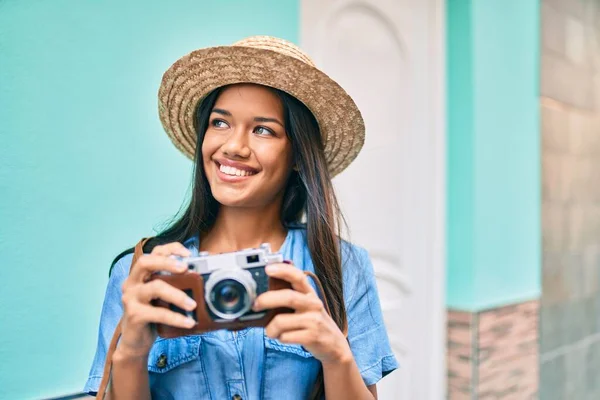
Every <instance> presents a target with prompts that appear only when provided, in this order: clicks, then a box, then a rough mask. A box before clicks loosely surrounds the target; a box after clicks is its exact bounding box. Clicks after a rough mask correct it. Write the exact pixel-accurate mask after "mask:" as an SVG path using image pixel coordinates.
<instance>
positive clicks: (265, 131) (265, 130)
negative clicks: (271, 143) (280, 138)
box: [254, 126, 274, 136]
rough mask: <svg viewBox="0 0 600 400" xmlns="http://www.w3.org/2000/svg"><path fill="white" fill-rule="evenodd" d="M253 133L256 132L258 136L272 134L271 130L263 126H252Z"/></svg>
mask: <svg viewBox="0 0 600 400" xmlns="http://www.w3.org/2000/svg"><path fill="white" fill-rule="evenodd" d="M254 133H256V134H257V135H259V136H274V133H273V131H272V130H270V129H269V128H266V127H264V126H257V127H256V128H254Z"/></svg>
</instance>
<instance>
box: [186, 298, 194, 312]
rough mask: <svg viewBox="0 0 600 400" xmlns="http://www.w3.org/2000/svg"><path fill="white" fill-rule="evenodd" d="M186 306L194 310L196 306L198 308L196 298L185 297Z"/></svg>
mask: <svg viewBox="0 0 600 400" xmlns="http://www.w3.org/2000/svg"><path fill="white" fill-rule="evenodd" d="M185 306H186V307H187V308H189V309H190V310H193V309H194V308H196V302H195V301H194V299H192V298H190V297H188V298H187V299H185Z"/></svg>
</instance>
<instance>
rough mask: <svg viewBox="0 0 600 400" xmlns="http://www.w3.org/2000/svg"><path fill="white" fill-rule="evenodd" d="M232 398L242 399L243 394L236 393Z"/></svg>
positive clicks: (233, 399)
mask: <svg viewBox="0 0 600 400" xmlns="http://www.w3.org/2000/svg"><path fill="white" fill-rule="evenodd" d="M231 400H242V396H240V395H239V394H234V395H233V397H232V398H231Z"/></svg>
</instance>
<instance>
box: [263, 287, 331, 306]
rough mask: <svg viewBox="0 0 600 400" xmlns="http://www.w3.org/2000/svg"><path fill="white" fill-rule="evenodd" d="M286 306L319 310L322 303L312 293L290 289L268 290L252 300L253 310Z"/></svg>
mask: <svg viewBox="0 0 600 400" xmlns="http://www.w3.org/2000/svg"><path fill="white" fill-rule="evenodd" d="M279 307H288V308H293V309H294V310H296V311H300V312H303V311H321V310H322V309H323V303H322V302H321V300H320V299H319V298H318V297H317V296H316V295H315V294H314V293H300V292H297V291H295V290H292V289H280V290H270V291H268V292H265V293H263V294H261V295H260V296H258V297H257V298H256V300H254V305H253V307H252V309H253V310H254V311H260V310H268V309H272V308H279Z"/></svg>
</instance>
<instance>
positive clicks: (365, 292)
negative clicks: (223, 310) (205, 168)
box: [84, 229, 398, 399]
mask: <svg viewBox="0 0 600 400" xmlns="http://www.w3.org/2000/svg"><path fill="white" fill-rule="evenodd" d="M197 243H198V242H197V239H195V240H194V239H190V240H188V241H187V242H185V243H184V245H185V246H186V247H187V248H188V249H190V250H191V251H192V253H193V254H194V255H197V254H198V249H197ZM280 252H281V253H282V254H283V256H284V259H287V260H291V261H292V262H293V263H294V265H295V266H296V267H298V268H300V269H302V270H308V271H312V272H314V267H313V263H312V261H311V257H310V253H309V250H308V246H307V243H306V231H305V230H304V229H290V230H289V231H288V234H287V237H286V239H285V242H284V243H283V245H282V247H281V249H280ZM132 257H133V256H132V255H131V254H129V255H127V256H125V257H123V258H121V259H120V260H119V261H118V262H117V264H115V267H114V269H113V272H112V274H111V276H110V279H109V282H108V287H107V290H106V295H105V298H104V305H103V308H102V314H101V317H100V329H99V335H98V347H97V349H96V356H95V357H94V361H93V363H92V368H91V371H90V374H89V378H88V380H87V383H86V384H85V388H84V391H85V392H87V393H90V394H95V392H96V391H97V390H98V386H99V385H100V380H101V379H102V370H103V367H104V361H105V358H106V352H107V349H108V346H109V344H110V340H111V338H112V335H113V332H114V330H115V327H116V325H117V323H118V322H119V319H120V318H121V315H122V314H123V305H122V303H121V285H122V284H123V281H124V280H125V279H126V278H127V276H128V274H129V268H130V266H131V260H132ZM342 269H343V284H344V299H345V304H346V313H347V317H348V341H349V344H350V348H351V350H352V353H353V355H354V359H355V360H356V363H357V365H358V368H359V370H360V374H361V376H362V378H363V380H364V382H365V384H366V385H373V384H375V383H377V381H379V380H380V379H381V378H382V377H383V376H385V375H386V374H388V373H390V372H392V371H393V370H394V369H396V368H397V367H398V363H397V361H396V358H395V357H394V355H393V353H392V350H391V348H390V344H389V340H388V336H387V333H386V330H385V326H384V323H383V318H382V314H381V308H380V304H379V296H378V294H377V287H376V283H375V276H374V274H373V266H372V264H371V261H370V259H369V256H368V254H367V252H366V251H365V250H364V249H362V248H360V247H357V246H354V245H351V244H348V243H347V242H343V245H342ZM320 368H321V365H320V362H319V361H318V360H317V359H315V358H314V357H313V356H312V354H310V353H309V352H307V351H305V350H304V348H303V347H302V346H300V345H295V344H283V343H280V342H279V341H277V340H275V339H271V338H269V337H268V336H266V335H265V332H264V329H263V328H248V329H243V330H241V331H238V332H231V331H226V330H219V331H214V332H208V333H204V334H201V335H193V336H184V337H179V338H174V339H165V338H161V337H159V338H157V339H156V342H155V343H154V345H153V346H152V348H151V350H150V354H149V356H148V372H149V378H150V390H151V393H152V398H153V399H231V398H238V399H239V398H240V397H241V398H242V399H306V398H307V397H308V396H309V395H310V393H311V390H312V389H313V386H314V383H315V380H316V377H317V374H318V372H319V370H320ZM236 395H237V397H236Z"/></svg>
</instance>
